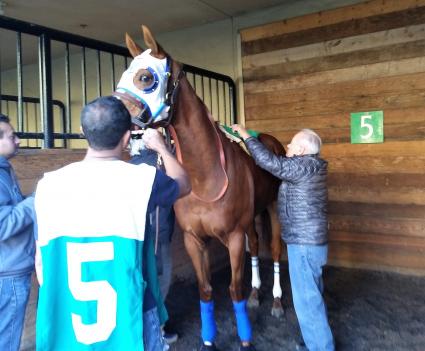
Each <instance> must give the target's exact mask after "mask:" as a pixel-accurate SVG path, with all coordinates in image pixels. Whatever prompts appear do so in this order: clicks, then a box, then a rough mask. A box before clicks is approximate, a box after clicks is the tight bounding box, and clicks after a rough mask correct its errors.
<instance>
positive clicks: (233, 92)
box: [229, 83, 238, 124]
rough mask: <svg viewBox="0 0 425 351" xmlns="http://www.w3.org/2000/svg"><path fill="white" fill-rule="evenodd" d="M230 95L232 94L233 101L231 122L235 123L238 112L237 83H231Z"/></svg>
mask: <svg viewBox="0 0 425 351" xmlns="http://www.w3.org/2000/svg"><path fill="white" fill-rule="evenodd" d="M229 95H230V97H231V99H232V103H231V105H230V111H231V114H230V116H231V124H234V123H236V122H237V121H236V115H237V113H238V110H237V105H236V88H235V84H234V83H233V84H230V85H229Z"/></svg>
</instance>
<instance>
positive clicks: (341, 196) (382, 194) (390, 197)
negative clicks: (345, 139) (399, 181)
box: [328, 160, 425, 206]
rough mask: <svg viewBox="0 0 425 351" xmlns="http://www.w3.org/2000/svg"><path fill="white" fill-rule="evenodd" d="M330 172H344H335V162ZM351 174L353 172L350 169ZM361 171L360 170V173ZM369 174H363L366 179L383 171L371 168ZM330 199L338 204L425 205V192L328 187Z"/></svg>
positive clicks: (401, 188) (412, 189)
mask: <svg viewBox="0 0 425 351" xmlns="http://www.w3.org/2000/svg"><path fill="white" fill-rule="evenodd" d="M329 168H330V169H332V168H334V169H333V170H332V171H330V174H331V173H332V172H336V171H339V172H344V171H343V170H342V169H338V170H335V167H334V165H333V161H332V160H330V166H329ZM349 171H350V172H352V171H353V170H352V169H350V170H349ZM360 171H361V170H359V172H360ZM367 172H368V173H363V174H364V176H365V177H368V176H370V175H371V174H372V175H374V174H379V173H380V172H381V169H380V168H378V169H373V168H372V167H370V168H369V169H368V170H367ZM344 174H346V173H344ZM328 198H329V200H330V201H338V202H344V201H346V202H366V203H370V204H394V205H416V206H424V205H425V191H424V189H423V188H417V187H410V186H404V187H400V188H392V187H390V188H387V189H383V188H373V187H359V186H332V185H329V186H328Z"/></svg>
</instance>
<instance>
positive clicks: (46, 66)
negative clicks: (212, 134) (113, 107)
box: [0, 16, 236, 148]
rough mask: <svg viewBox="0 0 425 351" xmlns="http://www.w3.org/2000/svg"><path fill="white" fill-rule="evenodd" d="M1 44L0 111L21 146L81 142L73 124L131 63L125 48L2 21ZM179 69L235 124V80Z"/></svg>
mask: <svg viewBox="0 0 425 351" xmlns="http://www.w3.org/2000/svg"><path fill="white" fill-rule="evenodd" d="M0 43H1V48H0V112H3V113H5V114H8V115H9V117H10V118H11V122H12V124H13V125H14V126H15V128H16V131H17V134H18V136H19V137H20V138H21V139H23V140H22V142H21V145H22V146H23V147H35V148H40V147H42V148H68V147H78V146H79V145H80V144H79V143H78V139H83V137H82V135H81V134H80V133H79V123H78V124H77V125H73V123H72V121H73V120H74V121H75V120H78V118H77V116H79V113H80V111H81V108H82V107H83V106H84V105H85V104H86V103H87V101H90V100H92V99H94V98H96V97H98V96H101V95H102V94H103V93H106V95H109V94H110V93H111V92H112V91H114V90H115V86H116V82H117V78H118V79H119V77H120V76H121V74H122V72H123V71H124V70H125V69H126V68H127V66H128V64H129V62H130V60H131V56H130V54H129V52H128V50H127V49H126V48H124V47H121V46H117V45H113V44H108V43H105V42H102V41H98V40H94V39H90V38H85V37H82V36H78V35H73V34H69V33H66V32H62V31H58V30H54V29H50V28H47V27H43V26H38V25H34V24H31V23H27V22H23V21H19V20H15V19H12V18H8V17H5V16H0ZM13 53H15V55H13ZM183 69H184V71H185V72H186V74H187V77H188V79H189V81H190V82H191V84H192V86H193V88H194V89H195V91H196V92H197V94H198V95H199V97H200V98H201V99H202V100H203V101H204V102H205V104H206V105H207V106H208V107H209V109H210V111H211V112H212V115H213V116H215V117H216V118H217V120H219V121H220V122H221V123H223V124H231V123H233V122H234V121H235V120H236V118H235V116H236V90H235V84H234V82H233V80H232V79H231V78H230V77H228V76H225V75H222V74H218V73H215V72H211V71H208V70H205V69H202V68H198V67H194V66H191V65H187V64H184V65H183ZM73 116H74V118H73Z"/></svg>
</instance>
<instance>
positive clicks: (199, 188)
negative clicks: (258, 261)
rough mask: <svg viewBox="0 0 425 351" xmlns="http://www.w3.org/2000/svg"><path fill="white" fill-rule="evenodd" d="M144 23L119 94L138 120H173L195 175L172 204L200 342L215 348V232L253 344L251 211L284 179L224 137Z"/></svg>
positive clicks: (241, 325) (271, 200)
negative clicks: (246, 280)
mask: <svg viewBox="0 0 425 351" xmlns="http://www.w3.org/2000/svg"><path fill="white" fill-rule="evenodd" d="M142 29H143V34H144V41H145V43H146V45H147V46H148V48H149V49H148V50H146V51H143V50H142V49H141V48H140V47H139V46H138V45H137V44H136V43H135V42H134V41H133V40H132V39H131V38H130V37H129V36H128V35H126V44H127V47H128V49H129V51H130V53H131V54H132V56H133V57H134V60H133V61H132V63H131V64H130V66H129V68H128V69H127V71H126V72H124V74H123V76H122V78H121V80H120V82H119V83H118V86H117V90H116V92H115V93H114V94H115V95H116V96H117V97H118V98H120V99H122V101H123V102H124V103H125V105H126V107H127V108H128V110H129V111H130V114H131V115H132V117H133V123H135V124H137V125H139V126H140V127H142V128H145V127H157V126H166V127H167V128H169V130H170V132H171V135H172V137H173V139H174V141H175V145H176V153H177V157H178V159H179V161H180V162H182V164H183V166H184V168H185V169H186V171H187V172H188V174H189V176H190V180H191V183H192V192H191V193H190V194H189V195H188V196H186V197H184V198H182V199H180V200H179V201H177V202H176V204H175V206H174V209H175V213H176V217H177V220H178V223H179V225H180V227H181V228H182V230H183V233H184V243H185V247H186V249H187V252H188V254H189V256H190V258H191V260H192V263H193V266H194V268H195V271H196V276H197V280H198V286H199V294H200V300H201V319H202V339H203V342H204V343H203V345H202V347H201V350H215V346H214V339H215V336H216V325H215V321H214V315H213V313H214V312H213V309H214V306H213V300H212V287H211V285H210V263H209V256H208V250H207V245H206V244H207V242H208V241H209V239H211V238H216V239H218V240H219V241H220V242H221V243H223V244H224V245H225V246H226V247H227V249H228V251H229V255H230V263H231V270H232V278H231V283H230V287H229V290H230V296H231V298H232V301H233V304H234V310H235V315H236V322H237V329H238V335H239V337H240V339H241V350H253V349H254V348H253V346H252V345H251V343H250V342H251V326H250V322H249V319H248V316H247V313H246V300H244V298H243V292H242V280H243V272H244V261H245V233H247V234H248V236H249V239H250V240H249V245H250V249H251V254H254V255H255V252H258V239H256V238H257V233H256V231H255V225H254V218H255V215H256V214H259V213H261V212H262V211H265V210H267V209H271V208H272V207H273V206H274V204H275V203H276V197H277V192H278V186H279V180H278V179H276V178H274V177H273V176H272V175H271V174H269V173H267V172H266V171H264V170H262V169H260V168H259V167H257V166H256V165H255V163H254V162H253V160H252V158H251V157H250V156H249V155H248V154H247V153H246V152H244V151H243V149H242V148H241V147H240V146H239V145H238V144H236V143H233V142H230V141H229V140H228V139H227V138H226V137H225V135H224V134H223V133H222V132H221V131H220V130H219V129H218V127H217V125H216V124H215V122H214V120H213V119H212V117H211V115H210V113H209V112H208V110H207V108H206V106H205V104H204V103H203V102H202V101H201V100H200V99H199V97H198V96H197V95H196V93H195V91H194V90H193V88H192V87H191V86H190V84H189V82H188V80H187V79H186V77H185V75H184V74H183V73H182V67H181V65H180V64H178V63H177V62H176V61H174V60H172V59H171V57H170V56H169V55H168V54H167V53H165V51H164V50H163V49H162V48H161V47H160V46H159V45H158V44H157V42H156V41H155V39H154V37H153V36H152V34H151V32H150V31H149V29H148V28H147V27H145V26H142ZM259 139H260V140H261V141H262V142H263V143H264V144H265V145H267V147H268V148H269V149H271V150H273V151H274V152H275V153H276V154H280V155H283V154H284V149H283V146H282V145H281V144H280V143H279V142H278V141H277V140H276V139H275V138H274V137H272V136H270V135H266V134H260V135H259ZM271 213H272V214H274V215H273V217H272V226H273V227H274V228H273V239H272V241H273V247H274V250H273V259H274V261H275V262H277V268H279V266H278V262H279V258H280V255H281V250H282V249H281V241H280V231H279V227H278V226H276V225H273V224H276V223H277V219H276V215H275V213H276V212H275V211H272V212H271ZM258 280H259V277H258ZM278 283H279V282H278ZM257 287H259V286H257ZM279 289H280V284H278V288H277V290H279ZM254 295H255V294H254ZM280 297H281V290H280V296H278V297H277V301H275V303H276V306H275V308H276V309H279V308H280V309H282V306H281V304H280Z"/></svg>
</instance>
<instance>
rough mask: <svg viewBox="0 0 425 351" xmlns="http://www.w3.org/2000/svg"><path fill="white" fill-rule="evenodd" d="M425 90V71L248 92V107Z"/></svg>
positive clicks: (246, 105) (246, 101) (246, 102)
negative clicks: (290, 88) (279, 89)
mask: <svg viewBox="0 0 425 351" xmlns="http://www.w3.org/2000/svg"><path fill="white" fill-rule="evenodd" d="M423 90H425V72H421V73H415V74H407V75H402V76H394V77H383V78H377V79H376V78H375V79H367V80H361V81H348V82H341V83H336V84H323V85H318V86H314V87H309V88H300V89H293V90H284V91H275V92H266V93H260V94H251V95H246V99H245V107H246V108H251V107H256V106H261V107H262V106H265V105H267V106H273V105H275V104H280V103H289V102H300V101H301V102H302V103H303V104H304V103H305V102H306V101H314V100H320V101H323V100H325V99H329V98H332V99H335V100H336V99H345V98H347V97H348V98H351V97H362V96H365V95H366V96H373V95H384V94H390V93H398V92H414V91H418V92H421V91H423Z"/></svg>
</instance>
